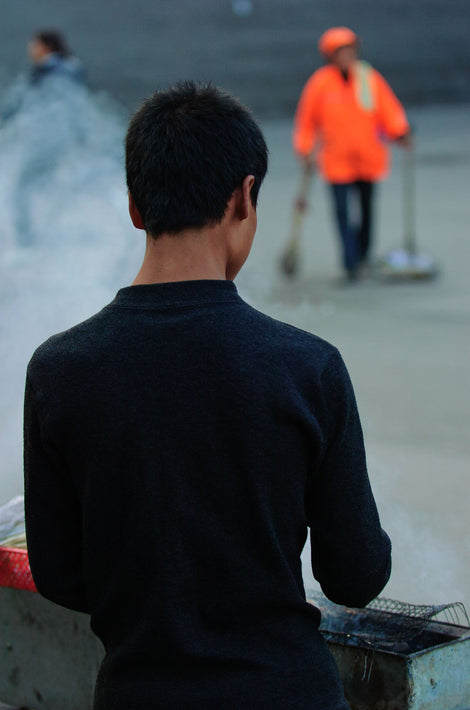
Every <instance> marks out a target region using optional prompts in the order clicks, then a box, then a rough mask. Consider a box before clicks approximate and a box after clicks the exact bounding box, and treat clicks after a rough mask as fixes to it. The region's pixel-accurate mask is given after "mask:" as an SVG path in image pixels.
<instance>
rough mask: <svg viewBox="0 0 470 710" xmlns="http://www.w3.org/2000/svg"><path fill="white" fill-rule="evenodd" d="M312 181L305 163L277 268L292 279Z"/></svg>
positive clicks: (298, 255) (309, 169)
mask: <svg viewBox="0 0 470 710" xmlns="http://www.w3.org/2000/svg"><path fill="white" fill-rule="evenodd" d="M312 179H313V167H312V166H311V165H309V164H308V163H305V164H304V166H303V167H302V172H301V175H300V182H299V187H298V190H297V196H296V198H295V201H294V208H293V212H292V224H291V232H290V235H289V239H288V241H287V246H286V248H285V250H284V252H283V253H282V255H281V258H280V261H279V266H280V269H281V272H282V273H283V274H284V275H285V276H288V277H293V276H295V275H296V274H297V272H298V269H299V257H300V240H301V236H302V225H303V222H304V217H305V213H306V211H307V208H308V193H309V189H310V185H311V183H312Z"/></svg>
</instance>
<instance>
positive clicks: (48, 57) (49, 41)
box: [0, 30, 85, 123]
mask: <svg viewBox="0 0 470 710" xmlns="http://www.w3.org/2000/svg"><path fill="white" fill-rule="evenodd" d="M27 53H28V57H29V59H30V62H31V67H30V69H29V72H28V73H27V74H26V75H25V76H22V77H20V78H19V79H18V80H17V81H15V82H14V83H13V84H12V86H11V87H10V88H9V90H8V91H7V92H6V94H5V96H4V97H3V99H2V106H1V110H0V118H1V121H2V123H4V122H5V121H8V120H9V119H10V118H12V117H13V116H15V115H16V114H17V113H18V112H19V111H21V110H22V109H23V108H24V107H25V106H26V107H27V105H28V103H29V101H30V100H31V98H32V96H31V91H33V95H34V94H36V93H37V90H38V89H41V88H42V87H43V85H44V80H45V79H47V78H49V79H51V78H57V77H60V78H62V79H70V80H71V81H73V82H74V83H77V84H84V83H85V69H84V67H83V64H82V62H81V61H80V60H79V59H78V58H77V57H75V56H74V55H73V54H72V53H71V52H70V49H69V47H68V45H67V41H66V39H65V37H64V35H63V34H62V32H59V31H58V30H38V31H37V32H35V33H34V34H33V35H32V37H31V39H30V41H29V42H28V47H27Z"/></svg>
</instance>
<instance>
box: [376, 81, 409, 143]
mask: <svg viewBox="0 0 470 710" xmlns="http://www.w3.org/2000/svg"><path fill="white" fill-rule="evenodd" d="M374 81H375V101H376V109H375V110H376V116H377V121H378V124H379V126H380V128H381V130H383V132H384V133H385V135H386V136H387V138H389V139H390V140H395V139H396V138H401V137H402V136H404V135H406V134H407V133H408V132H409V130H410V126H409V123H408V120H407V118H406V113H405V109H404V108H403V106H402V104H401V103H400V101H399V100H398V99H397V97H396V96H395V94H394V93H393V91H392V89H391V88H390V86H389V85H388V84H387V82H386V81H385V79H384V78H383V76H382V75H381V74H379V72H377V71H374Z"/></svg>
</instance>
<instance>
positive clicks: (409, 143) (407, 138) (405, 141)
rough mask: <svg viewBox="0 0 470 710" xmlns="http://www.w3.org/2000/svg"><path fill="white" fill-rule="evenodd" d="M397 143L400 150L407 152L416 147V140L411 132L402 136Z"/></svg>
mask: <svg viewBox="0 0 470 710" xmlns="http://www.w3.org/2000/svg"><path fill="white" fill-rule="evenodd" d="M395 143H397V144H398V145H399V146H400V148H405V150H411V149H412V148H413V147H414V140H413V135H412V133H411V131H410V132H409V133H405V135H404V136H400V137H399V138H397V139H396V141H395Z"/></svg>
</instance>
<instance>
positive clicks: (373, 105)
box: [293, 27, 411, 281]
mask: <svg viewBox="0 0 470 710" xmlns="http://www.w3.org/2000/svg"><path fill="white" fill-rule="evenodd" d="M318 49H319V51H320V53H321V54H322V55H323V56H324V57H325V58H326V60H327V62H328V63H327V64H326V66H324V67H321V68H320V69H318V70H317V71H316V72H315V73H314V74H313V75H312V76H311V77H310V79H309V80H308V81H307V83H306V85H305V87H304V89H303V91H302V94H301V97H300V100H299V103H298V106H297V111H296V114H295V125H294V132H293V145H294V150H295V152H296V153H297V155H298V156H299V157H300V158H301V160H302V161H304V163H305V165H304V167H305V169H307V170H308V169H310V170H311V169H313V166H314V165H315V164H318V166H319V170H320V172H321V174H322V176H323V177H324V179H325V180H326V181H327V182H328V183H329V184H330V185H331V192H332V197H333V206H334V212H335V217H336V222H337V226H338V231H339V235H340V238H341V246H342V262H343V267H344V270H345V276H346V280H347V281H355V280H356V279H357V278H358V276H359V275H360V273H361V272H362V271H363V270H365V269H367V268H368V266H369V258H370V251H371V244H372V238H371V225H372V201H373V197H374V192H375V183H376V182H377V181H379V180H381V179H383V178H384V177H386V175H387V172H388V168H389V150H388V147H387V145H386V143H387V141H397V142H399V143H401V144H402V145H403V146H404V147H409V146H410V145H411V139H410V127H409V124H408V121H407V118H406V114H405V111H404V109H403V106H402V105H401V103H400V101H399V100H398V99H397V97H396V96H395V94H394V93H393V91H392V89H391V88H390V86H389V85H388V84H387V82H386V81H385V79H384V78H383V77H382V76H381V75H380V74H379V72H378V71H376V70H375V69H373V67H371V66H370V64H368V63H367V62H364V61H361V60H359V58H358V56H359V38H358V37H357V35H356V34H355V33H354V32H353V31H352V30H350V29H349V28H347V27H333V28H331V29H329V30H327V31H326V32H325V33H324V34H323V35H322V36H321V37H320V40H319V43H318ZM357 207H359V210H357ZM356 212H359V214H360V219H359V223H357V219H356V218H355V213H356Z"/></svg>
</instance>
